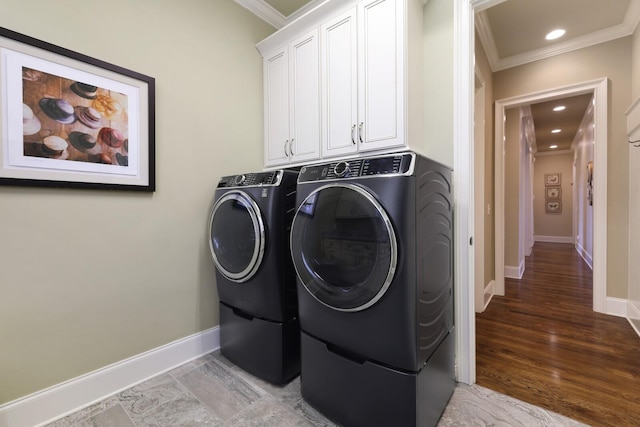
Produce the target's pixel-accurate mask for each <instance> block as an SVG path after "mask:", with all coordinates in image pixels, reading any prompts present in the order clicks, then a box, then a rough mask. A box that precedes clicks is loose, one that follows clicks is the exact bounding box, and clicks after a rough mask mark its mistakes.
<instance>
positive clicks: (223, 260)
mask: <svg viewBox="0 0 640 427" xmlns="http://www.w3.org/2000/svg"><path fill="white" fill-rule="evenodd" d="M297 176H298V173H297V172H293V171H287V170H277V171H270V172H257V173H247V174H240V175H232V176H225V177H223V178H221V179H220V181H219V183H218V186H217V189H216V192H215V199H214V205H213V208H212V210H211V214H210V217H209V245H210V249H211V255H212V257H213V261H214V264H215V267H216V283H217V290H218V296H219V298H220V351H221V352H222V354H223V355H224V356H225V357H227V358H228V359H229V360H230V361H232V362H233V363H235V364H236V365H238V366H239V367H241V368H243V369H244V370H246V371H248V372H250V373H252V374H253V375H256V376H257V377H259V378H262V379H264V380H266V381H268V382H271V383H274V384H284V383H287V382H288V381H290V380H291V379H292V378H293V377H295V376H296V375H298V373H299V369H300V368H299V365H300V361H299V345H300V338H299V321H298V311H297V298H296V282H295V273H294V271H293V266H292V263H291V257H290V255H289V241H290V240H289V233H290V230H291V221H292V218H293V213H294V211H295V194H296V179H297Z"/></svg>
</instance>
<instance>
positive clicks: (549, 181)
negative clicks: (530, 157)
mask: <svg viewBox="0 0 640 427" xmlns="http://www.w3.org/2000/svg"><path fill="white" fill-rule="evenodd" d="M544 185H546V186H549V185H560V174H559V173H545V174H544Z"/></svg>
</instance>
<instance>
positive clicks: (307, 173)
mask: <svg viewBox="0 0 640 427" xmlns="http://www.w3.org/2000/svg"><path fill="white" fill-rule="evenodd" d="M415 158H416V156H415V154H413V153H402V154H388V155H382V156H375V157H366V158H362V159H352V160H342V161H336V162H332V163H326V164H320V165H310V166H305V167H303V168H302V169H301V170H300V175H299V176H298V182H299V183H300V182H314V181H328V180H339V179H348V178H363V177H370V176H380V175H411V174H412V173H413V164H414V162H415Z"/></svg>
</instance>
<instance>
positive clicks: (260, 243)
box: [209, 190, 265, 283]
mask: <svg viewBox="0 0 640 427" xmlns="http://www.w3.org/2000/svg"><path fill="white" fill-rule="evenodd" d="M232 200H237V201H239V202H241V203H243V205H244V206H246V207H247V211H248V212H249V216H250V217H251V222H252V224H253V230H254V232H255V233H256V243H255V245H254V249H253V256H252V257H251V261H250V262H249V265H248V266H247V268H245V269H244V270H242V271H241V272H239V273H232V272H230V271H227V270H226V269H225V268H224V267H223V266H222V265H221V264H220V261H218V257H217V256H216V252H215V250H214V249H213V242H212V239H211V231H212V230H211V229H212V226H213V220H214V218H215V215H216V211H217V210H218V209H219V208H220V206H222V204H224V203H226V202H228V201H232ZM264 245H265V231H264V222H263V221H262V215H261V214H260V208H259V207H258V205H257V204H256V202H255V201H254V200H253V199H252V198H251V197H250V196H249V195H248V194H247V193H245V192H244V191H239V190H233V191H230V192H228V193H226V194H225V195H224V196H222V197H220V198H219V199H218V200H217V201H216V203H215V204H214V205H213V208H212V209H211V215H210V216H209V250H210V251H211V256H212V257H213V262H214V264H215V266H216V268H217V269H218V271H219V272H220V273H221V274H222V275H223V276H225V277H226V278H227V279H229V280H231V281H233V282H236V283H244V282H246V281H247V280H249V279H251V278H252V277H253V276H254V275H255V274H256V272H257V271H258V268H260V264H261V263H262V258H263V257H264Z"/></svg>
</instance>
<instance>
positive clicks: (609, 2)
mask: <svg viewBox="0 0 640 427" xmlns="http://www.w3.org/2000/svg"><path fill="white" fill-rule="evenodd" d="M234 1H235V2H236V3H239V4H241V5H242V6H244V7H246V8H247V9H249V10H251V11H252V12H253V13H255V14H256V15H258V16H259V17H260V18H262V19H264V20H265V21H267V22H268V23H270V24H271V25H273V26H274V27H275V28H281V27H283V26H284V25H286V24H287V23H288V22H291V21H292V20H294V19H296V18H297V17H299V16H300V15H302V14H304V13H306V12H307V11H309V10H311V9H312V8H314V7H315V6H317V5H318V4H320V3H322V2H323V0H234ZM423 1H424V0H423ZM427 3H428V2H427ZM476 4H483V5H484V6H482V7H478V8H477V9H476V11H477V13H476V19H475V24H476V30H477V35H478V39H479V41H480V42H481V43H482V45H483V47H484V49H485V52H486V53H487V57H488V59H489V64H490V66H491V69H492V70H493V71H494V72H496V71H500V70H505V69H508V68H511V67H515V66H518V65H523V64H527V63H530V62H533V61H537V60H540V59H544V58H549V57H551V56H554V55H559V54H562V53H566V52H569V51H571V50H576V49H581V48H584V47H587V46H592V45H595V44H599V43H604V42H607V41H611V40H615V39H617V38H621V37H627V36H629V35H631V34H633V31H634V30H635V28H636V26H637V25H638V22H639V21H640V0H485V1H476ZM479 9H482V10H479ZM559 27H561V28H564V29H565V30H566V34H565V36H564V37H562V38H560V39H558V40H555V41H552V42H549V41H547V40H545V38H544V36H545V35H546V34H547V33H548V32H549V31H551V30H553V29H556V28H559ZM589 100H590V95H580V96H576V97H570V98H567V99H563V100H558V99H556V100H554V101H552V102H542V103H539V104H534V105H531V112H532V118H533V122H534V125H535V127H536V145H537V148H538V151H548V150H549V148H548V147H549V145H551V144H552V143H558V145H559V147H558V148H557V149H556V150H565V149H569V147H570V145H571V142H572V141H573V137H574V136H575V133H576V131H577V129H578V128H579V126H580V122H581V121H582V117H583V116H584V113H585V111H586V109H587V108H588V106H589ZM559 103H561V104H564V105H565V106H566V107H567V108H566V110H564V111H563V112H562V113H553V114H551V113H549V107H550V106H551V104H552V105H553V106H555V105H557V104H559ZM551 129H562V130H563V131H562V132H561V133H560V134H558V135H552V134H550V130H551ZM567 141H568V144H567Z"/></svg>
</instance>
